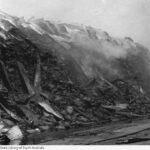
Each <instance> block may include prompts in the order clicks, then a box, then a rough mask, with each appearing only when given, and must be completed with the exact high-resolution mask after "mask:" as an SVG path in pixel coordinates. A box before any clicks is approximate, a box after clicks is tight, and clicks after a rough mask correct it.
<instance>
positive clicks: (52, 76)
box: [0, 39, 150, 144]
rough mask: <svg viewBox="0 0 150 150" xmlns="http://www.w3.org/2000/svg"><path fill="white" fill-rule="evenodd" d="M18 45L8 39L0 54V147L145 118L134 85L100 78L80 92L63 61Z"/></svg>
mask: <svg viewBox="0 0 150 150" xmlns="http://www.w3.org/2000/svg"><path fill="white" fill-rule="evenodd" d="M19 42H20V44H18V41H16V40H12V39H11V40H9V41H7V42H6V45H7V46H5V47H1V49H0V53H1V55H0V59H1V60H0V70H1V76H0V117H1V118H0V120H1V122H0V134H1V138H0V140H1V143H3V144H4V143H7V142H8V141H11V142H10V143H11V144H19V143H20V141H21V140H22V138H23V137H24V136H26V134H30V133H33V132H42V131H44V130H53V131H54V130H67V129H70V128H78V127H85V126H90V125H94V124H102V123H105V122H110V121H119V120H122V119H130V120H132V119H133V118H136V117H146V116H147V115H148V114H149V111H150V110H149V98H148V97H147V96H146V94H145V93H144V91H143V89H142V88H141V87H140V86H139V85H138V84H136V82H133V81H121V80H116V81H113V82H109V81H107V80H106V79H104V78H102V77H100V78H99V79H92V80H91V81H90V82H89V83H88V84H87V85H86V87H80V86H79V84H77V83H76V82H74V81H72V80H71V79H70V75H69V74H70V73H69V72H68V70H67V69H66V67H65V64H64V63H63V61H60V60H58V59H57V57H56V56H54V55H52V54H50V53H44V52H39V51H38V50H37V49H36V47H34V46H33V45H32V43H30V41H28V40H26V41H22V40H21V41H19ZM6 137H7V138H6ZM4 139H5V140H4ZM6 139H7V140H6Z"/></svg>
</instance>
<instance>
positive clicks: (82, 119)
mask: <svg viewBox="0 0 150 150" xmlns="http://www.w3.org/2000/svg"><path fill="white" fill-rule="evenodd" d="M78 120H79V121H83V122H86V121H88V119H87V118H85V117H83V116H79V117H78Z"/></svg>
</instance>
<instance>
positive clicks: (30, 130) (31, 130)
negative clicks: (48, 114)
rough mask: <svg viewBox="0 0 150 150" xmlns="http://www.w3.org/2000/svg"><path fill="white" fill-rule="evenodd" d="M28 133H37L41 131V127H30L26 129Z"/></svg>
mask: <svg viewBox="0 0 150 150" xmlns="http://www.w3.org/2000/svg"><path fill="white" fill-rule="evenodd" d="M26 131H27V132H28V133H30V134H32V133H35V132H40V129H39V128H36V129H28V130H26Z"/></svg>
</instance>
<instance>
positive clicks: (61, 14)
mask: <svg viewBox="0 0 150 150" xmlns="http://www.w3.org/2000/svg"><path fill="white" fill-rule="evenodd" d="M0 10H1V11H4V12H6V13H8V14H11V15H15V16H19V17H21V16H24V17H25V18H26V19H28V18H30V17H32V16H35V17H37V18H39V17H44V18H46V19H49V20H60V21H62V22H71V23H80V24H86V25H91V26H94V27H98V28H101V29H102V30H105V31H107V32H108V33H110V35H112V36H117V37H124V36H130V37H131V38H133V39H134V40H135V41H137V42H140V43H142V44H144V45H145V46H146V47H148V48H149V49H150V0H0Z"/></svg>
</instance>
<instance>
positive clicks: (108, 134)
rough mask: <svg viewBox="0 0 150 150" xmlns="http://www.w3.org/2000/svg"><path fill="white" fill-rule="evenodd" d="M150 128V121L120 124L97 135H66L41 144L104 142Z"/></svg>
mask: <svg viewBox="0 0 150 150" xmlns="http://www.w3.org/2000/svg"><path fill="white" fill-rule="evenodd" d="M147 129H150V122H148V123H143V124H142V123H141V124H137V125H135V124H131V126H129V127H123V128H121V127H120V126H119V128H118V129H115V130H112V128H111V127H110V129H108V130H107V131H105V132H103V133H102V132H101V133H100V132H98V133H97V135H92V136H89V135H86V136H73V137H66V138H62V139H55V140H51V141H48V142H43V143H40V144H43V145H45V144H48V145H51V144H52V145H54V144H56V145H63V144H66V145H70V144H71V145H76V144H77V145H86V144H88V145H89V144H96V143H98V144H103V142H104V141H109V140H113V139H117V138H121V137H124V136H129V135H132V134H136V133H139V132H142V131H144V130H147Z"/></svg>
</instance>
